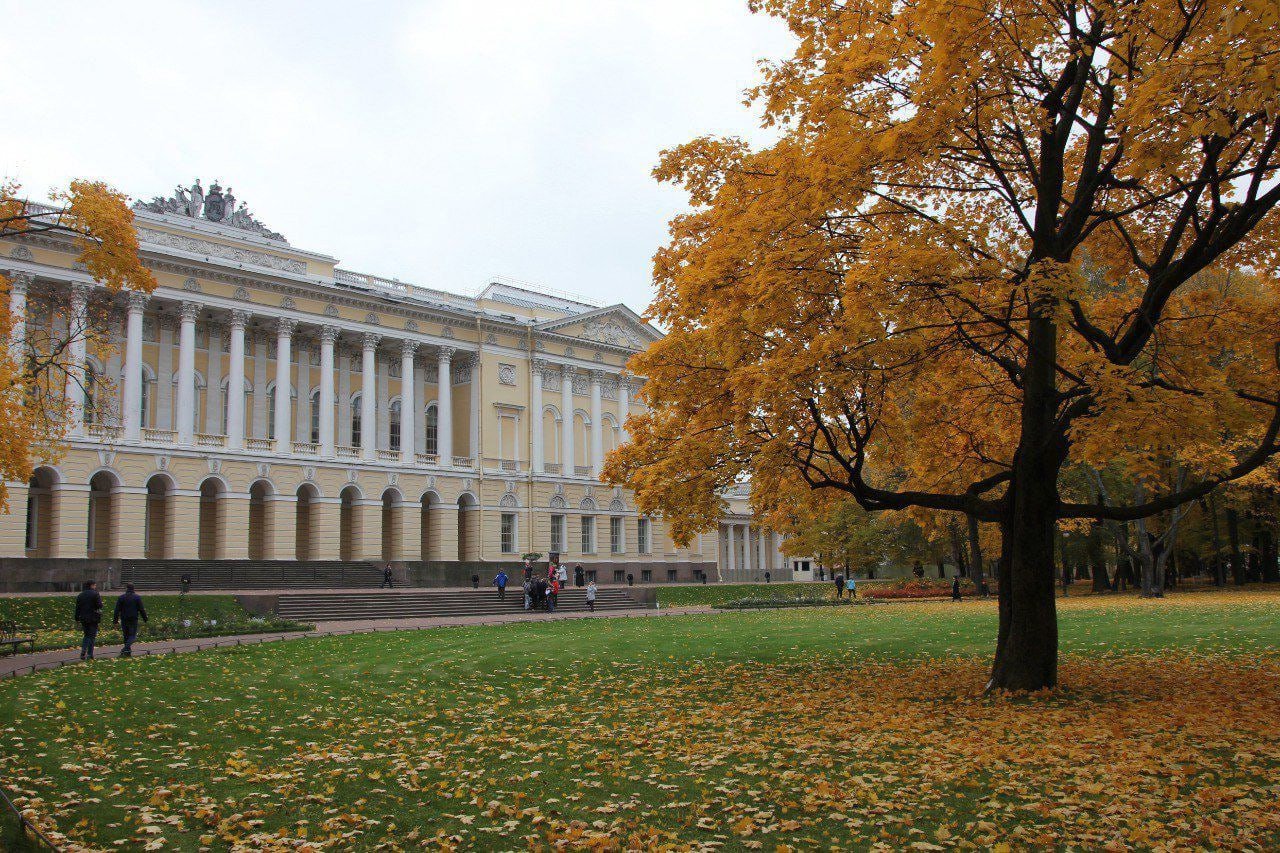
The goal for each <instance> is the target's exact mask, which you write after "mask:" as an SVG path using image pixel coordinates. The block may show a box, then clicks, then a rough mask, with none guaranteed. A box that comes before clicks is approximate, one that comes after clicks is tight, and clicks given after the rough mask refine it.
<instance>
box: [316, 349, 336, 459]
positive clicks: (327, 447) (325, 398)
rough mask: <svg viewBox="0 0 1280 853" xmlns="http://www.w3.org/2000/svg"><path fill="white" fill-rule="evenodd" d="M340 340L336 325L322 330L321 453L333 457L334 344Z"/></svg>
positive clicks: (329, 457) (326, 456)
mask: <svg viewBox="0 0 1280 853" xmlns="http://www.w3.org/2000/svg"><path fill="white" fill-rule="evenodd" d="M337 340H338V329H337V327H336V326H325V327H324V328H323V329H321V330H320V455H321V456H323V457H325V458H326V459H332V458H333V456H334V454H335V453H336V451H335V450H334V441H333V345H334V343H335V342H336V341H337Z"/></svg>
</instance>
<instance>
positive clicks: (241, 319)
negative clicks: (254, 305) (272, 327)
mask: <svg viewBox="0 0 1280 853" xmlns="http://www.w3.org/2000/svg"><path fill="white" fill-rule="evenodd" d="M248 322H249V312H248V311H243V310H241V309H239V308H234V309H232V311H231V320H230V322H228V323H227V325H228V327H230V328H232V329H234V328H237V327H239V328H241V329H243V328H244V327H245V325H246V324H247V323H248Z"/></svg>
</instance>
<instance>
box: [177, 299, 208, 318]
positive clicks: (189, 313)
mask: <svg viewBox="0 0 1280 853" xmlns="http://www.w3.org/2000/svg"><path fill="white" fill-rule="evenodd" d="M203 308H204V306H203V305H201V304H200V303H199V302H183V303H182V305H181V307H179V308H178V314H179V315H180V316H181V317H182V322H184V323H194V322H195V321H196V317H198V316H199V315H200V311H201V310H202V309H203Z"/></svg>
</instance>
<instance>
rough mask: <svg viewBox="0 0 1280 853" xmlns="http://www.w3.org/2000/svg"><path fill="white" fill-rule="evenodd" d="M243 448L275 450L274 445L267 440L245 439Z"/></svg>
mask: <svg viewBox="0 0 1280 853" xmlns="http://www.w3.org/2000/svg"><path fill="white" fill-rule="evenodd" d="M244 446H245V448H246V449H247V450H266V451H271V450H275V449H276V443H275V442H274V441H272V440H271V439H269V438H246V439H245V440H244Z"/></svg>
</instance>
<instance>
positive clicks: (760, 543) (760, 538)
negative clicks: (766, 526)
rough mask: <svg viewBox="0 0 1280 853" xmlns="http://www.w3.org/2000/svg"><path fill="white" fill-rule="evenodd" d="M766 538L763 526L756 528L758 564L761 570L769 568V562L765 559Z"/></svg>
mask: <svg viewBox="0 0 1280 853" xmlns="http://www.w3.org/2000/svg"><path fill="white" fill-rule="evenodd" d="M764 538H765V533H764V530H763V529H762V528H759V527H757V528H756V565H757V566H759V567H760V571H762V572H763V571H764V570H765V569H768V568H769V566H768V564H766V563H765V560H764Z"/></svg>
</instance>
